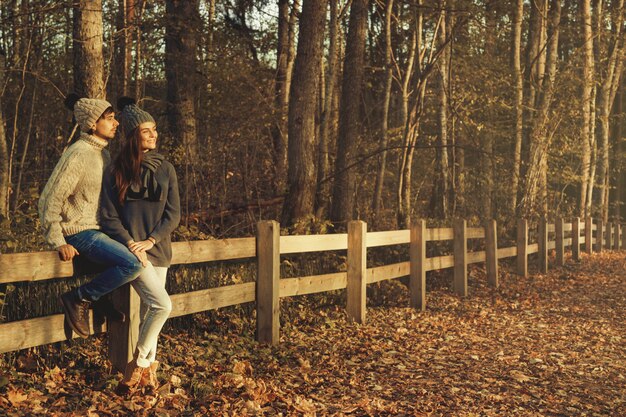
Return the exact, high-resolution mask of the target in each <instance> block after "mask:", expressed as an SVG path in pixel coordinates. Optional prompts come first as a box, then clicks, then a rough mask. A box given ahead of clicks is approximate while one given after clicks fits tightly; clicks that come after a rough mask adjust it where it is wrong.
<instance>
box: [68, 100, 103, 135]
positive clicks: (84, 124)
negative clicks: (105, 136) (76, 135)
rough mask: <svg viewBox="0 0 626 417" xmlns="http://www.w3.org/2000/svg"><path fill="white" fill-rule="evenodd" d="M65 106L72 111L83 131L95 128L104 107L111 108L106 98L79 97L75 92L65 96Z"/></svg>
mask: <svg viewBox="0 0 626 417" xmlns="http://www.w3.org/2000/svg"><path fill="white" fill-rule="evenodd" d="M65 107H67V108H68V109H70V110H72V111H73V112H74V119H76V122H77V123H78V125H79V126H80V130H81V131H83V132H89V131H90V130H91V129H93V128H95V126H96V122H97V121H98V119H99V118H100V116H102V114H103V113H104V112H105V111H106V109H109V108H111V109H112V108H113V106H112V105H111V103H109V102H108V101H106V100H100V99H97V98H80V97H79V96H78V94H76V93H70V94H68V95H67V97H65Z"/></svg>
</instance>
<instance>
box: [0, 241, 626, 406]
mask: <svg viewBox="0 0 626 417" xmlns="http://www.w3.org/2000/svg"><path fill="white" fill-rule="evenodd" d="M625 268H626V260H625V257H624V253H623V252H622V253H620V252H604V253H602V254H594V255H593V256H585V255H583V258H582V260H581V261H580V262H573V261H568V262H567V263H566V266H565V267H562V268H555V269H552V270H551V271H550V272H549V273H548V274H547V275H541V274H534V275H531V276H529V277H528V278H521V277H518V276H516V275H513V274H510V273H509V272H507V271H506V270H505V268H502V271H501V278H500V287H499V288H498V289H492V288H489V287H487V286H486V285H485V281H486V279H485V277H484V271H483V270H481V269H479V268H475V269H472V270H471V273H470V279H469V282H470V288H469V289H470V292H469V297H467V298H465V299H460V298H459V297H457V296H455V295H454V294H453V293H452V292H451V291H450V290H449V288H446V285H439V286H435V287H434V288H429V292H428V307H427V309H426V311H425V312H418V311H415V310H412V309H410V308H407V307H406V305H407V292H406V289H405V287H404V286H403V285H402V284H401V283H399V282H397V281H395V282H392V283H386V284H385V285H383V286H380V287H378V288H372V289H371V290H373V291H375V292H378V293H379V294H378V295H380V293H384V297H382V298H383V300H382V301H379V302H376V303H375V305H370V306H368V311H367V320H366V323H365V324H362V325H358V324H353V323H350V321H349V320H347V317H346V315H345V313H344V311H343V309H342V308H339V307H337V306H334V305H329V304H328V303H327V304H326V305H320V303H318V305H312V304H314V303H312V302H310V301H311V299H310V298H306V297H303V298H300V299H295V301H293V300H290V301H286V300H284V301H283V308H284V309H285V310H288V313H286V314H283V316H282V319H283V321H285V323H283V325H282V328H281V341H280V344H279V345H277V346H274V347H268V346H263V345H259V344H257V343H256V342H254V336H253V326H254V320H253V318H241V317H240V316H241V315H240V316H237V315H235V314H232V313H231V314H230V315H229V314H228V312H226V313H224V314H223V315H222V314H220V315H217V316H215V315H214V316H213V317H212V318H211V319H210V320H209V319H208V318H207V317H208V316H207V315H206V314H204V315H203V314H198V315H195V316H193V318H192V319H190V320H191V321H193V325H192V326H189V330H186V331H180V330H175V329H171V328H168V329H167V330H166V331H165V332H164V335H163V336H162V344H161V345H162V347H161V351H160V359H161V361H162V362H163V363H164V364H166V365H164V366H163V367H162V368H161V370H160V372H159V377H160V379H161V383H162V386H161V388H160V389H159V391H158V393H156V395H146V394H135V395H134V396H131V397H127V398H123V397H119V396H117V395H116V394H115V393H114V388H115V386H116V384H117V380H118V379H119V376H120V375H119V374H117V373H112V372H111V366H110V363H109V362H108V361H107V360H106V336H105V335H100V336H96V337H91V338H89V339H88V340H86V341H80V342H72V343H65V344H55V345H53V346H51V347H49V348H47V349H45V350H44V348H39V349H38V350H31V351H22V352H18V353H17V354H12V355H11V356H10V357H9V356H7V357H6V358H4V359H0V360H1V361H2V362H0V363H2V364H3V368H1V369H0V385H2V387H1V388H0V415H7V416H36V415H46V416H74V415H76V416H124V415H147V416H173V415H181V416H200V415H202V416H204V415H208V416H244V415H250V416H251V415H267V416H278V415H282V416H626V272H625ZM429 279H430V277H429ZM437 279H442V277H441V276H440V277H439V278H437V277H434V278H433V280H437ZM429 285H431V287H432V284H430V281H429ZM372 298H374V297H372ZM378 298H381V297H380V296H379V297H378ZM285 303H289V304H288V305H286V304H285ZM287 318H288V319H289V322H288V323H287ZM0 358H1V357H0Z"/></svg>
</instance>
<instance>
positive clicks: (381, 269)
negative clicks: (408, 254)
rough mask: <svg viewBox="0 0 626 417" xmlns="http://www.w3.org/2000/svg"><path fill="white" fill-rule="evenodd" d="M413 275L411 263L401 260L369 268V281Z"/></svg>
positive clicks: (371, 282)
mask: <svg viewBox="0 0 626 417" xmlns="http://www.w3.org/2000/svg"><path fill="white" fill-rule="evenodd" d="M409 275H411V263H410V262H399V263H397V264H390V265H383V266H377V267H374V268H370V269H368V270H367V283H368V284H373V283H375V282H381V281H387V280H390V279H396V278H401V277H406V276H409Z"/></svg>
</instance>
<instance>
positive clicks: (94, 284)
mask: <svg viewBox="0 0 626 417" xmlns="http://www.w3.org/2000/svg"><path fill="white" fill-rule="evenodd" d="M65 241H66V242H67V243H69V244H70V245H72V246H74V247H75V248H76V250H77V251H78V253H79V254H80V256H84V257H86V258H87V259H89V260H90V261H92V262H95V263H98V264H101V265H105V266H108V267H109V268H107V269H106V270H105V271H104V272H102V273H100V274H99V275H98V276H96V277H95V278H94V279H93V280H91V281H90V282H88V283H87V284H85V285H82V286H80V287H79V288H78V294H79V296H80V297H81V298H82V299H85V300H89V301H96V300H98V299H99V298H100V297H102V296H104V295H106V294H108V293H110V292H111V291H113V290H115V289H117V288H119V287H121V286H122V285H124V284H127V283H129V282H131V281H132V280H134V279H135V278H137V276H139V274H140V273H141V272H142V271H143V266H142V265H141V262H139V259H137V257H136V256H135V255H133V254H132V253H131V252H130V251H129V250H128V248H127V247H126V246H124V245H122V244H121V243H120V242H118V241H116V240H113V239H111V238H110V237H109V236H107V235H105V234H104V233H102V232H101V231H99V230H85V231H82V232H80V233H76V234H75V235H71V236H66V237H65Z"/></svg>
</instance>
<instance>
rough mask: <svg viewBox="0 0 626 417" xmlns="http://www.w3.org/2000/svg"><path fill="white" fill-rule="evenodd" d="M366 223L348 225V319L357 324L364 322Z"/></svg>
mask: <svg viewBox="0 0 626 417" xmlns="http://www.w3.org/2000/svg"><path fill="white" fill-rule="evenodd" d="M366 236H367V223H365V222H363V221H361V220H353V221H351V222H349V223H348V260H347V262H348V288H347V292H348V297H347V298H348V300H347V306H346V310H347V313H348V317H350V318H351V319H352V320H353V321H355V322H357V323H364V322H365V301H366V291H365V290H366V285H367V279H366V278H367V242H366V241H365V239H366Z"/></svg>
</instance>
